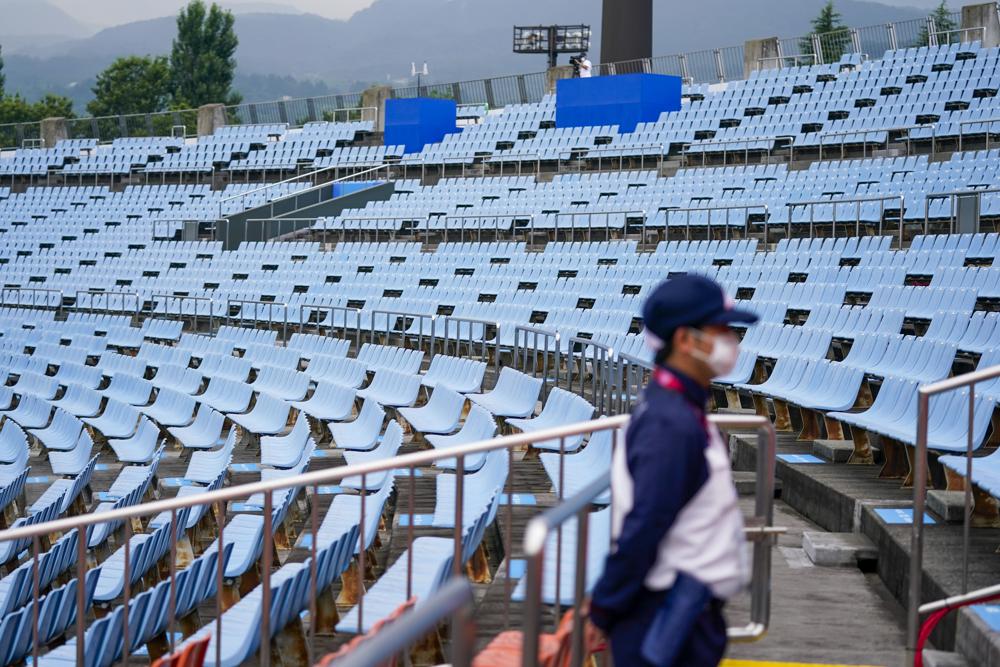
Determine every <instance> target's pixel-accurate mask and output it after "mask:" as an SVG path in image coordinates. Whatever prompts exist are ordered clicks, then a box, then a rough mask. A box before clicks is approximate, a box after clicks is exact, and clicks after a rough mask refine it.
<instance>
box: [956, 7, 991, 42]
mask: <svg viewBox="0 0 1000 667" xmlns="http://www.w3.org/2000/svg"><path fill="white" fill-rule="evenodd" d="M970 28H986V30H985V31H982V30H975V31H973V32H971V33H966V34H963V35H962V41H963V42H971V41H973V40H977V39H980V38H982V40H983V48H993V47H996V46H1000V16H998V15H997V4H996V3H995V2H984V3H982V4H979V5H966V6H965V7H962V30H968V29H970ZM984 32H985V34H984Z"/></svg>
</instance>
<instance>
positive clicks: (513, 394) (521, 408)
mask: <svg viewBox="0 0 1000 667" xmlns="http://www.w3.org/2000/svg"><path fill="white" fill-rule="evenodd" d="M541 389H542V381H541V380H540V379H538V378H533V377H529V376H527V375H525V374H524V373H521V372H520V371H516V370H514V369H512V368H510V367H509V366H505V367H504V368H502V369H500V375H499V376H498V377H497V381H496V384H495V385H494V387H493V390H492V391H490V392H487V393H484V394H469V395H468V396H467V398H468V399H469V400H471V401H472V402H474V403H476V404H478V405H480V406H482V407H484V408H486V409H487V410H489V411H490V412H491V413H493V414H494V415H496V416H497V417H528V416H530V415H532V414H534V412H535V404H536V402H537V401H538V394H539V392H541Z"/></svg>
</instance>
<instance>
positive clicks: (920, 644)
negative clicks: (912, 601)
mask: <svg viewBox="0 0 1000 667" xmlns="http://www.w3.org/2000/svg"><path fill="white" fill-rule="evenodd" d="M994 600H1000V585H997V586H987V587H986V588H980V589H979V590H976V591H972V592H970V593H964V594H962V595H952V596H951V597H947V598H944V599H942V600H936V601H934V602H928V603H927V604H922V605H920V613H921V614H930V616H929V617H928V618H927V620H926V621H924V624H923V626H921V628H920V636H919V637H918V639H917V645H916V647H915V650H914V653H913V665H914V667H922V666H923V664H924V646H925V645H926V643H927V640H928V639H930V636H931V633H932V632H933V631H934V628H935V627H936V626H937V624H938V623H939V622H940V621H941V620H942V619H943V618H944V617H945V616H947V615H948V614H949V613H951V612H952V611H955V610H956V609H960V608H962V607H967V606H969V605H972V604H981V603H983V602H992V601H994Z"/></svg>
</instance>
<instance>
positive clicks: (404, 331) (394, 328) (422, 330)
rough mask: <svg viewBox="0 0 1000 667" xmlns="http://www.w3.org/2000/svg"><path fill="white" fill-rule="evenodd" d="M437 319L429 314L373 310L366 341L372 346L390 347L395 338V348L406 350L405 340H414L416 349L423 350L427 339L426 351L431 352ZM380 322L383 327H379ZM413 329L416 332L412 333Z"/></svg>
mask: <svg viewBox="0 0 1000 667" xmlns="http://www.w3.org/2000/svg"><path fill="white" fill-rule="evenodd" d="M437 319H438V316H437V315H434V314H430V313H407V312H403V311H399V310H387V309H384V308H382V309H377V310H373V311H372V312H371V322H370V327H369V331H368V335H369V338H368V340H369V341H370V342H371V343H373V344H374V343H379V344H381V345H392V344H393V342H392V341H393V339H394V338H395V339H397V340H398V345H396V346H397V347H400V348H403V349H406V342H407V340H412V339H415V342H416V344H417V347H416V349H418V350H423V349H424V339H427V341H428V343H429V346H428V348H427V349H428V350H429V351H431V352H433V350H434V346H435V344H436V341H437ZM380 321H381V322H382V323H383V324H384V326H379V324H378V322H380ZM413 327H416V329H417V330H416V331H413V330H412V329H413ZM379 336H381V338H379Z"/></svg>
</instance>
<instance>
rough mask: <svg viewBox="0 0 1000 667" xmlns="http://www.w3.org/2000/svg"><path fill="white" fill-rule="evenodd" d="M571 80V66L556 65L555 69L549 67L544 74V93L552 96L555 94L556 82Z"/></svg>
mask: <svg viewBox="0 0 1000 667" xmlns="http://www.w3.org/2000/svg"><path fill="white" fill-rule="evenodd" d="M572 78H573V66H572V65H556V66H555V67H550V68H549V69H548V71H547V72H545V92H546V93H547V94H549V95H552V94H553V93H555V92H556V82H557V81H559V80H560V79H572Z"/></svg>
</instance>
